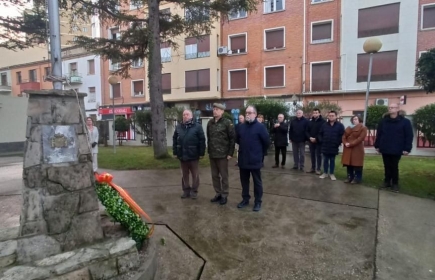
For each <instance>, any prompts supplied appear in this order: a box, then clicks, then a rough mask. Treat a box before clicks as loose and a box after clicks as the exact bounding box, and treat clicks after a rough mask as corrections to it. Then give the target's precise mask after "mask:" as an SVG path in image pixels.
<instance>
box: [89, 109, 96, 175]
mask: <svg viewBox="0 0 435 280" xmlns="http://www.w3.org/2000/svg"><path fill="white" fill-rule="evenodd" d="M86 128H87V129H88V141H89V143H90V145H91V152H92V167H93V170H94V172H97V170H98V157H97V155H98V129H97V128H96V127H95V126H94V122H93V121H92V118H89V117H88V118H86Z"/></svg>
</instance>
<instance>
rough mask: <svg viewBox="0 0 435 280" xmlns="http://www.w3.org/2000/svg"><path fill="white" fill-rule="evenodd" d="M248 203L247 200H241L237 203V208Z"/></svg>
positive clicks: (243, 206)
mask: <svg viewBox="0 0 435 280" xmlns="http://www.w3.org/2000/svg"><path fill="white" fill-rule="evenodd" d="M248 205H249V200H242V202H240V203H239V204H237V208H245V207H246V206H248Z"/></svg>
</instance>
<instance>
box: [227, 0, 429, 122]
mask: <svg viewBox="0 0 435 280" xmlns="http://www.w3.org/2000/svg"><path fill="white" fill-rule="evenodd" d="M257 8H258V9H257V10H258V11H257V13H253V14H250V15H248V14H247V13H246V12H244V11H237V12H235V13H233V14H232V15H231V17H230V19H229V21H228V22H226V21H225V22H222V31H221V32H222V40H221V46H222V48H221V55H222V56H221V59H222V69H223V71H222V95H223V96H222V97H223V98H224V99H246V98H249V97H253V96H270V97H280V98H284V99H287V100H288V98H290V97H292V96H295V97H297V100H298V102H311V101H313V102H316V101H323V100H328V101H330V102H336V103H338V104H339V105H340V106H341V107H342V108H343V109H344V115H351V114H353V113H356V112H358V113H360V112H361V111H362V110H363V109H364V100H365V90H366V87H367V82H366V81H367V73H368V57H369V56H368V54H365V53H364V51H363V48H362V46H363V44H364V42H365V40H366V39H367V38H370V37H378V38H379V39H380V40H381V41H382V42H383V47H382V49H381V51H380V52H379V53H377V54H375V55H374V64H373V74H372V83H371V95H370V104H385V105H387V104H388V103H392V102H399V101H400V98H401V97H403V96H406V104H404V105H403V108H404V109H405V110H406V111H407V112H408V113H410V114H412V112H413V111H414V110H415V109H417V108H418V107H420V106H422V105H424V104H427V103H431V102H435V97H433V96H432V95H426V94H425V93H424V92H423V91H422V90H421V89H420V88H419V87H418V85H417V84H416V83H415V65H416V63H417V59H418V58H419V56H420V55H421V53H422V52H424V51H425V50H427V49H429V48H433V47H435V36H434V35H435V28H434V26H435V1H433V0H420V1H416V0H403V1H398V0H367V1H340V0H306V1H293V0H287V1H281V0H266V1H264V2H263V3H261V4H260V5H259V6H258V7H257ZM290 104H291V103H290Z"/></svg>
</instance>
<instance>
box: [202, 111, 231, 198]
mask: <svg viewBox="0 0 435 280" xmlns="http://www.w3.org/2000/svg"><path fill="white" fill-rule="evenodd" d="M224 112H225V105H223V104H220V103H214V104H213V119H211V120H209V121H208V123H207V149H208V155H209V157H210V169H211V178H212V181H213V188H214V190H215V192H216V195H215V197H213V198H212V199H211V200H210V201H211V202H219V204H220V205H225V204H227V197H228V193H229V189H230V187H229V183H228V161H229V160H230V159H231V158H232V157H233V154H234V146H235V140H236V135H235V129H234V125H233V122H232V121H230V120H229V119H227V118H224V117H223V114H224Z"/></svg>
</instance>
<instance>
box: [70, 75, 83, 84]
mask: <svg viewBox="0 0 435 280" xmlns="http://www.w3.org/2000/svg"><path fill="white" fill-rule="evenodd" d="M67 77H68V81H69V83H70V84H71V85H74V84H76V85H77V84H82V83H83V82H82V76H81V75H80V74H79V73H77V72H72V73H69V74H68V75H67Z"/></svg>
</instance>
